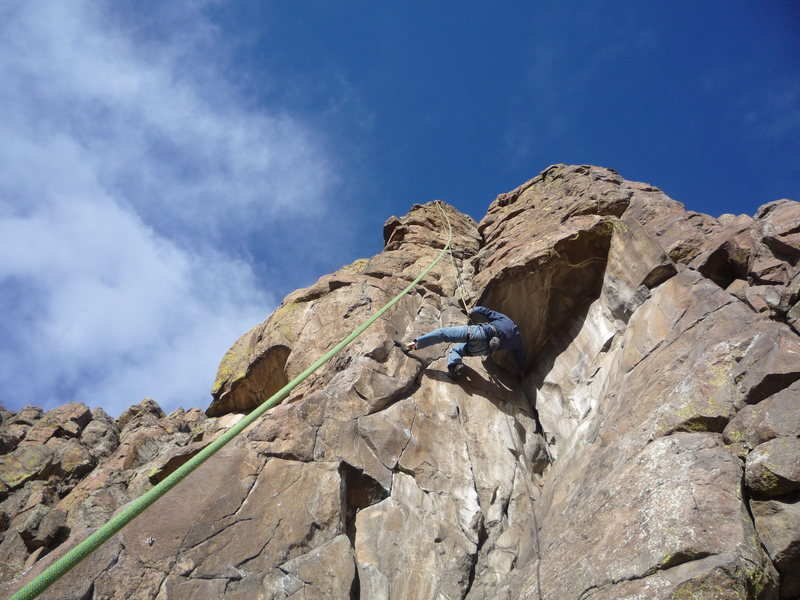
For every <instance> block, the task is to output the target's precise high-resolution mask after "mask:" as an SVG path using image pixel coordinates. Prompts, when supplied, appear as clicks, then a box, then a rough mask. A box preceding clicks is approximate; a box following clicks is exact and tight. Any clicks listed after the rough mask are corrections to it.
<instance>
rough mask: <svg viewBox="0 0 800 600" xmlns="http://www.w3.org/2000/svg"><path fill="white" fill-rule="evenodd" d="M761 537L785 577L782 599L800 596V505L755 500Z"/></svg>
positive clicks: (754, 511)
mask: <svg viewBox="0 0 800 600" xmlns="http://www.w3.org/2000/svg"><path fill="white" fill-rule="evenodd" d="M750 508H751V509H752V511H753V517H754V518H755V523H756V529H757V530H758V535H759V537H760V538H761V541H762V542H763V544H764V547H765V548H766V549H767V552H768V553H769V556H770V558H771V559H772V561H773V562H774V563H775V566H776V567H777V569H778V572H779V573H780V575H781V587H780V597H781V598H797V597H798V596H800V502H798V498H797V497H795V498H794V499H793V500H792V501H790V502H783V501H780V500H765V501H759V500H751V501H750Z"/></svg>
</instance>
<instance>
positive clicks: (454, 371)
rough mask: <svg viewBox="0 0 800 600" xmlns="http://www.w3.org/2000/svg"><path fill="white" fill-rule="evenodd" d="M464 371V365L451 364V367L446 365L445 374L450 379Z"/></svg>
mask: <svg viewBox="0 0 800 600" xmlns="http://www.w3.org/2000/svg"><path fill="white" fill-rule="evenodd" d="M463 371H464V363H453V364H452V365H447V374H448V375H450V377H451V378H452V379H455V378H456V377H458V374H459V373H462V372H463Z"/></svg>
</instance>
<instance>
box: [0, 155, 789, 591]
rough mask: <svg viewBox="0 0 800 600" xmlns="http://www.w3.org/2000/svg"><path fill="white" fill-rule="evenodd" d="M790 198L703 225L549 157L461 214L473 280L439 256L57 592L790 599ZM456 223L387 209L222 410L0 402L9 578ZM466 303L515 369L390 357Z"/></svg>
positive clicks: (304, 351) (232, 375)
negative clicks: (477, 218)
mask: <svg viewBox="0 0 800 600" xmlns="http://www.w3.org/2000/svg"><path fill="white" fill-rule="evenodd" d="M799 206H800V205H798V204H797V203H794V202H790V201H779V202H776V203H772V204H769V205H766V206H765V207H762V208H761V209H760V210H759V212H758V213H757V214H756V215H755V217H754V218H751V217H747V216H739V217H734V216H723V217H720V219H714V218H712V217H709V216H706V215H700V214H697V213H690V212H687V211H685V210H684V209H683V207H682V206H681V205H680V204H679V203H677V202H675V201H673V200H671V199H669V198H668V197H666V196H665V195H664V194H663V193H662V192H660V191H659V190H657V189H655V188H653V187H651V186H649V185H646V184H641V183H633V182H628V181H626V180H624V179H622V178H621V177H620V176H619V175H618V174H617V173H615V172H614V171H611V170H608V169H600V168H596V167H585V166H584V167H571V166H565V165H556V166H554V167H551V168H549V169H547V170H546V171H544V172H543V173H542V174H540V175H539V176H537V177H536V178H534V179H532V180H531V181H529V182H527V183H526V184H524V185H523V186H521V187H520V188H518V189H517V190H514V191H512V192H509V193H508V194H503V195H501V196H499V197H498V198H497V200H495V202H494V203H493V204H492V205H491V206H490V207H489V211H488V213H487V216H486V217H485V218H484V219H483V220H482V221H481V222H480V223H479V224H478V223H475V222H474V221H472V220H471V219H470V218H469V217H466V216H464V215H462V214H460V213H458V212H457V211H456V210H455V209H452V208H451V207H445V209H446V210H447V211H448V215H449V217H450V220H451V222H452V223H453V228H454V233H455V237H454V244H453V246H454V262H455V266H456V272H454V269H453V265H451V264H450V262H449V261H448V260H443V261H441V262H440V263H439V264H438V265H437V267H436V268H435V269H434V270H433V271H432V272H431V273H430V274H429V275H428V276H427V277H426V278H425V279H424V280H423V281H422V282H421V284H420V285H419V286H418V287H417V289H416V290H414V291H413V292H412V293H411V294H410V295H409V296H407V297H405V298H404V299H403V300H402V301H401V302H400V303H399V304H398V305H397V306H396V307H395V308H394V309H393V310H392V311H391V312H389V313H387V314H386V315H385V316H384V317H383V318H382V319H380V320H379V321H378V322H376V323H375V324H374V325H373V326H372V327H371V328H370V329H369V330H367V332H365V333H364V334H363V335H362V336H361V337H360V338H359V339H357V340H356V341H355V342H353V343H352V344H351V345H350V346H348V347H347V348H346V349H345V350H344V351H343V352H342V353H341V354H340V355H338V356H337V357H336V358H335V359H334V360H333V361H331V362H330V363H328V364H327V365H326V366H325V367H323V368H322V369H320V371H318V372H317V373H316V374H315V375H314V376H312V378H310V379H309V380H307V381H306V382H305V383H304V384H303V385H302V386H301V387H299V388H297V389H296V390H295V392H294V393H293V395H292V396H291V397H290V398H289V399H288V400H287V401H286V402H284V403H283V405H281V406H279V407H276V408H274V409H272V410H271V411H270V412H269V413H268V414H267V415H266V416H265V417H264V418H263V419H261V420H260V421H259V422H257V423H255V424H254V425H253V426H252V427H251V428H249V429H248V430H247V431H246V432H245V433H244V434H243V435H242V436H240V437H239V438H238V439H237V440H235V441H233V442H232V443H231V444H229V445H228V446H227V447H226V448H225V449H224V450H223V451H222V452H220V454H219V455H217V456H216V457H214V458H213V459H212V460H210V461H209V462H208V463H206V464H205V465H203V466H202V467H200V468H199V469H198V470H197V471H196V472H195V473H193V474H192V476H190V477H189V478H187V480H185V481H184V482H182V483H181V484H179V485H178V486H177V487H176V488H175V489H174V490H173V492H171V493H170V494H169V495H168V496H167V497H166V498H164V499H163V500H161V501H159V502H158V503H156V504H155V505H154V506H152V507H151V508H149V509H148V510H147V511H146V512H145V513H144V514H143V515H142V516H141V517H140V518H138V519H137V520H135V521H134V522H133V523H131V524H130V525H129V526H127V527H126V528H125V529H124V530H123V531H122V532H121V533H120V534H119V535H117V536H115V538H113V539H112V540H111V541H110V542H108V543H107V544H106V545H105V546H104V547H103V548H102V549H101V550H100V551H98V552H97V553H96V554H94V555H92V557H90V558H89V559H87V560H86V561H84V563H82V564H81V565H80V566H79V567H78V568H77V569H76V570H75V571H73V572H72V573H70V574H69V575H68V576H66V577H65V578H64V579H63V580H62V581H60V582H59V583H58V584H56V585H55V586H54V587H53V588H51V589H50V590H49V591H48V592H47V593H46V594H45V595H44V596H43V597H45V598H86V599H98V600H99V599H100V598H104V599H105V598H158V599H160V600H166V599H180V598H198V597H204V598H226V599H238V598H242V599H244V598H248V599H250V598H265V599H266V598H270V599H272V598H276V599H277V598H295V599H301V598H306V599H310V598H370V599H379V598H392V599H399V598H408V599H415V600H416V599H424V598H431V599H434V598H436V599H439V598H442V599H446V598H453V599H454V598H470V599H489V598H498V599H499V598H503V599H505V598H514V599H516V598H537V599H545V598H547V599H558V600H561V599H565V598H576V599H578V598H580V599H589V598H591V599H595V600H597V599H604V598H683V597H687V598H689V597H694V598H779V597H780V598H793V597H796V596H797V595H798V594H800V588H799V587H798V586H800V582H799V581H798V579H797V575H796V574H797V573H798V572H800V562H799V561H800V556H798V554H799V551H798V548H800V514H798V509H797V507H798V506H800V504H798V500H799V499H798V496H797V494H798V493H800V466H798V461H799V460H800V448H798V435H800V410H799V409H798V403H797V393H796V392H797V389H798V388H797V386H798V385H800V382H798V380H800V340H798V337H797V332H796V331H795V329H794V327H797V315H800V312H798V310H800V309H798V308H797V307H798V304H796V303H797V300H798V287H797V285H798V283H797V282H798V281H800V277H798V276H796V274H797V270H796V262H797V259H798V257H800V238H798V234H797V233H796V232H797V231H800V208H798V207H799ZM445 239H446V234H445V232H444V230H443V223H442V220H441V216H440V214H439V211H438V210H437V209H436V207H435V206H434V205H433V204H428V205H424V206H420V205H417V206H414V207H413V208H412V210H411V211H410V212H409V214H408V215H406V216H405V217H403V218H397V217H392V218H391V219H389V220H388V221H387V223H386V225H385V227H384V241H385V247H384V250H383V252H381V253H380V254H378V255H376V256H374V257H372V258H370V259H361V260H358V261H356V262H355V263H353V264H352V265H348V266H346V267H344V268H342V269H341V270H339V271H337V272H336V273H334V274H332V275H328V276H325V277H323V278H321V279H320V280H319V281H318V282H317V283H316V284H314V285H313V286H311V287H310V288H307V289H304V290H298V291H297V292H294V293H293V294H290V295H289V296H288V297H287V298H286V299H285V300H284V302H283V303H282V304H281V306H280V307H279V308H278V309H277V310H276V311H275V312H274V313H273V314H272V315H271V316H270V317H269V318H268V319H267V320H266V321H265V322H264V323H262V324H260V325H258V326H256V327H255V328H254V329H253V330H251V331H250V332H247V333H246V334H244V335H243V336H242V337H241V338H240V339H239V340H238V341H237V342H236V343H235V344H234V345H233V346H232V348H231V349H230V351H229V352H228V353H227V354H226V356H225V357H224V359H223V361H222V363H221V365H220V369H219V373H218V377H217V380H216V382H215V384H214V388H213V390H212V393H213V401H212V403H211V405H210V406H209V408H208V409H207V411H206V414H205V415H203V414H201V413H199V411H196V410H193V411H189V412H188V413H183V412H182V411H181V412H179V413H176V414H173V415H170V416H165V415H163V413H161V412H160V409H158V407H157V406H156V405H154V403H152V402H143V403H142V404H141V405H139V406H137V407H133V408H132V409H131V411H129V412H128V413H126V415H123V417H122V418H121V419H120V420H119V421H117V422H114V421H113V420H112V419H109V418H108V417H107V416H104V415H102V414H101V413H100V412H97V411H95V413H94V414H93V413H89V412H88V409H86V407H80V406H73V407H72V408H70V409H69V410H68V412H69V415H67V414H66V413H65V414H64V415H61V414H60V413H59V414H51V413H52V412H53V411H51V413H46V414H44V415H43V414H41V411H39V412H38V413H37V412H36V409H26V411H22V412H20V413H18V414H13V413H8V412H4V413H2V419H3V421H2V427H1V428H0V434H2V437H0V442H2V444H3V452H4V454H3V456H2V457H0V498H2V502H1V503H0V531H1V532H2V535H3V540H2V542H0V554H2V556H3V558H4V564H5V565H6V567H5V568H4V570H2V571H0V580H1V581H2V582H3V583H2V585H3V586H5V587H0V592H2V593H6V592H9V591H12V590H13V589H16V588H17V587H19V586H20V585H21V584H22V582H24V581H25V580H27V579H29V578H30V577H32V576H33V575H34V574H35V573H36V572H37V571H40V570H41V569H42V568H44V566H46V565H47V564H48V563H49V562H51V561H52V560H54V559H55V557H57V556H58V555H59V554H61V553H63V552H64V551H65V550H66V549H67V548H68V547H70V546H71V545H73V544H74V543H75V541H76V540H77V539H78V538H80V537H81V536H85V535H87V533H88V531H90V530H91V528H92V527H96V526H97V525H98V524H100V523H101V522H103V520H105V519H106V518H107V517H108V516H109V515H110V514H111V513H113V511H114V510H116V509H118V508H119V507H120V506H122V505H123V504H124V503H125V502H127V501H128V500H129V499H131V498H133V497H135V496H136V495H138V493H140V492H141V491H143V490H145V489H147V488H148V487H149V486H151V485H153V484H154V483H156V482H157V481H160V480H161V479H163V477H165V476H166V474H168V473H169V472H171V471H172V470H174V469H175V468H177V466H178V465H180V464H182V463H183V462H185V461H186V460H187V459H188V458H189V457H190V456H192V455H193V454H194V453H196V452H198V451H199V449H200V448H202V447H203V446H204V445H206V444H208V443H209V441H210V440H211V439H213V438H214V437H215V436H216V435H218V434H219V432H220V431H221V430H223V429H224V428H225V427H227V426H229V425H230V423H231V422H232V421H235V420H236V419H238V418H239V417H238V415H239V414H240V413H242V412H244V411H248V410H250V409H252V408H254V407H255V406H257V405H258V404H259V403H260V402H262V401H263V400H265V399H266V398H267V397H268V396H269V395H270V394H271V393H272V392H274V391H275V390H277V389H279V388H280V387H281V386H282V385H283V384H284V383H286V382H287V381H289V380H290V379H292V378H293V377H294V376H296V375H297V374H299V373H300V372H302V371H303V370H304V369H305V368H306V367H308V366H309V365H310V364H311V363H312V362H314V360H316V359H317V358H318V357H319V356H320V355H322V354H323V353H324V352H326V351H327V350H328V349H329V348H331V347H332V346H333V345H334V344H336V343H337V342H338V341H339V340H341V339H342V338H343V337H345V335H347V334H348V333H349V332H350V331H352V330H353V329H354V328H355V327H356V326H357V325H358V324H360V323H361V322H362V321H363V320H364V319H366V318H367V317H368V316H369V315H370V314H372V313H373V312H374V311H375V310H376V309H377V308H378V307H380V306H381V305H383V304H384V303H385V302H386V301H388V300H389V299H390V298H391V297H393V296H394V295H395V294H396V293H398V292H399V291H400V290H402V289H403V288H404V287H405V286H406V285H407V284H408V282H409V281H411V280H412V279H413V278H414V277H415V276H416V275H417V274H418V273H419V272H420V271H422V270H423V269H424V268H425V266H427V265H428V264H429V263H430V262H431V261H432V260H433V258H434V257H435V255H436V254H437V253H438V251H439V250H440V249H441V247H442V244H443V243H444V241H445ZM457 281H460V282H461V283H462V289H461V290H459V289H458V288H457V285H456V282H457ZM462 292H463V294H464V295H465V296H466V298H467V301H468V302H478V303H480V304H482V305H486V306H490V307H491V308H494V309H497V310H500V311H502V312H504V313H506V314H508V315H509V316H511V317H512V318H513V319H515V320H516V321H517V323H518V324H519V325H520V328H521V330H522V332H523V335H524V339H525V344H526V352H527V354H528V357H529V369H528V372H527V374H526V376H525V378H524V379H523V380H522V381H520V380H518V379H517V378H516V377H515V376H513V375H511V374H510V373H509V372H508V371H507V370H506V367H509V366H510V362H508V361H509V357H507V356H504V353H502V352H501V353H498V354H497V355H495V356H493V357H492V358H491V359H489V360H486V359H482V358H477V357H476V358H469V359H467V361H466V364H467V365H468V367H469V368H468V369H467V371H466V373H465V374H464V375H463V376H462V377H461V378H460V379H459V380H458V381H456V382H453V381H452V380H450V379H449V378H448V377H447V375H446V352H447V348H446V347H445V346H440V347H433V348H428V349H426V350H424V351H420V352H417V353H411V354H405V353H403V352H402V351H401V349H400V348H399V347H398V346H397V345H396V344H395V341H396V340H408V339H411V338H412V337H414V336H415V335H417V334H420V333H423V332H426V331H428V330H430V329H433V328H436V327H441V326H447V325H456V324H463V323H464V322H465V316H464V314H463V310H462V309H461V307H460V306H459V303H460V296H461V293H462ZM795 313H797V314H795ZM57 410H58V409H57ZM87 415H88V416H87Z"/></svg>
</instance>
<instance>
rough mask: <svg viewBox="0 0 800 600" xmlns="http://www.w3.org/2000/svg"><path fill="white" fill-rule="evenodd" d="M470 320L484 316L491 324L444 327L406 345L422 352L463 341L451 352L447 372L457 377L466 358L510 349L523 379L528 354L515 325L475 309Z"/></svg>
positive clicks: (509, 320) (493, 314) (506, 319)
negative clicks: (443, 343) (443, 344)
mask: <svg viewBox="0 0 800 600" xmlns="http://www.w3.org/2000/svg"><path fill="white" fill-rule="evenodd" d="M469 315H470V317H472V316H474V315H482V316H484V317H486V319H487V320H488V321H489V322H488V323H479V324H478V325H459V326H456V327H443V328H441V329H436V330H434V331H431V332H430V333H426V334H425V335H422V336H420V337H418V338H414V339H413V340H412V341H410V342H408V343H407V344H406V349H407V350H417V349H419V350H421V349H422V348H427V347H428V346H432V345H434V344H441V343H442V342H462V343H459V344H456V345H454V346H453V347H452V348H451V349H450V356H449V358H448V360H447V371H448V373H449V374H450V376H451V377H455V376H456V375H458V373H459V372H461V371H462V370H463V369H464V364H463V363H462V359H463V358H464V356H486V355H488V354H492V353H493V352H496V351H497V350H510V351H511V354H512V355H513V356H514V361H515V362H516V363H517V369H518V370H519V375H520V376H521V375H522V374H523V373H524V371H525V352H524V351H523V349H522V336H521V335H520V333H519V328H518V327H517V325H516V323H514V321H512V320H511V319H509V318H508V317H507V316H506V315H504V314H503V313H500V312H497V311H494V310H491V309H489V308H484V307H483V306H476V307H475V308H473V309H472V310H471V311H469Z"/></svg>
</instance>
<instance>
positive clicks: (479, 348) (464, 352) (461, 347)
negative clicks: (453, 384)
mask: <svg viewBox="0 0 800 600" xmlns="http://www.w3.org/2000/svg"><path fill="white" fill-rule="evenodd" d="M467 334H469V342H467ZM416 340H417V348H419V349H420V350H421V349H422V348H427V347H428V346H433V345H434V344H441V343H443V342H448V343H454V342H462V343H456V344H455V345H454V346H453V347H452V348H450V356H449V357H448V359H447V366H448V367H449V366H451V365H455V364H458V363H460V362H461V360H462V359H463V358H464V357H465V356H483V355H486V354H489V339H488V338H487V337H486V332H485V331H484V330H483V327H481V326H480V325H458V326H456V327H442V328H441V329H435V330H434V331H431V332H430V333H426V334H425V335H421V336H420V337H418V338H416ZM464 342H466V343H464Z"/></svg>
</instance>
